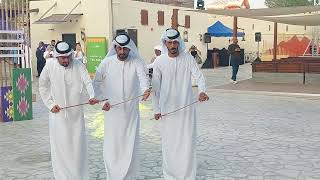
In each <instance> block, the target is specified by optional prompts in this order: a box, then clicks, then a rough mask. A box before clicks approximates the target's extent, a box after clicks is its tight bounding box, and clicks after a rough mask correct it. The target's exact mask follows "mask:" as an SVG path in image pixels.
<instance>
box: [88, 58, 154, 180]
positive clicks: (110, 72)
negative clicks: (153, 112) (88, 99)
mask: <svg viewBox="0 0 320 180" xmlns="http://www.w3.org/2000/svg"><path fill="white" fill-rule="evenodd" d="M94 88H95V92H96V94H97V95H99V96H100V98H108V99H109V100H108V102H109V103H110V104H114V103H118V102H122V101H125V100H127V99H131V98H134V97H137V96H139V95H141V94H142V93H143V92H144V91H145V90H147V89H148V79H147V76H146V73H145V66H144V63H143V61H141V60H139V59H128V60H125V61H120V60H118V59H117V55H113V56H111V57H106V58H105V59H104V60H103V61H102V62H101V64H100V65H99V67H98V69H97V71H96V75H95V78H94ZM140 99H141V98H140ZM139 126H140V113H139V99H135V100H133V101H129V102H127V103H124V104H121V105H118V106H114V107H111V109H110V111H107V112H105V123H104V148H103V150H104V153H103V155H104V161H105V167H106V171H107V178H108V180H132V179H134V178H135V177H136V176H137V172H138V170H139V159H138V154H137V151H138V146H139Z"/></svg>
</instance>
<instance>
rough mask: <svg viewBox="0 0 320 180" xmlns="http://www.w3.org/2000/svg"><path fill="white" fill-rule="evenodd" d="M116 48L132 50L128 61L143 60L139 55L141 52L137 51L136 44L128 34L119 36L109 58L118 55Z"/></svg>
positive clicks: (114, 40) (114, 41) (114, 42)
mask: <svg viewBox="0 0 320 180" xmlns="http://www.w3.org/2000/svg"><path fill="white" fill-rule="evenodd" d="M115 46H120V47H126V48H129V49H130V52H129V56H128V59H140V60H142V59H141V57H140V55H139V51H138V49H137V46H136V45H135V44H134V42H133V41H132V39H130V37H129V36H128V35H127V34H118V35H117V36H116V37H115V38H114V39H113V41H112V47H111V49H110V51H109V52H108V54H107V57H110V56H113V55H116V54H117V52H116V49H115Z"/></svg>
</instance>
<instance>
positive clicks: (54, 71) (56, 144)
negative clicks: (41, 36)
mask: <svg viewBox="0 0 320 180" xmlns="http://www.w3.org/2000/svg"><path fill="white" fill-rule="evenodd" d="M83 88H86V89H87V92H88V94H89V96H90V98H94V90H93V86H92V81H91V79H90V76H89V74H88V72H87V70H86V68H85V66H84V65H83V64H82V63H81V62H79V61H72V62H71V64H70V65H69V67H67V68H65V67H63V66H61V65H60V64H59V63H58V60H57V59H53V60H52V61H47V63H46V65H45V67H44V68H43V71H42V72H41V76H40V79H39V91H40V95H41V98H42V100H43V102H44V104H45V105H46V106H47V107H48V109H49V110H51V109H52V107H53V106H54V105H59V106H60V107H66V106H70V105H76V104H80V103H84V102H82V101H81V99H82V95H83V92H82V91H83ZM49 114H50V115H49V131H50V145H51V160H52V167H53V173H54V176H55V179H57V180H88V179H89V177H88V156H87V137H86V132H85V121H84V113H83V106H78V107H73V108H69V109H66V110H61V111H60V112H59V113H51V112H49Z"/></svg>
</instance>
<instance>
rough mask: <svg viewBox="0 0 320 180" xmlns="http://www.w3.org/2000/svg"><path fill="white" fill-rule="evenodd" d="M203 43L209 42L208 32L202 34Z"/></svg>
mask: <svg viewBox="0 0 320 180" xmlns="http://www.w3.org/2000/svg"><path fill="white" fill-rule="evenodd" d="M204 43H211V36H210V34H209V33H205V34H204Z"/></svg>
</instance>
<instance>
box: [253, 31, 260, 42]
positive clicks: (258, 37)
mask: <svg viewBox="0 0 320 180" xmlns="http://www.w3.org/2000/svg"><path fill="white" fill-rule="evenodd" d="M254 39H255V41H256V42H261V32H256V33H255V36H254Z"/></svg>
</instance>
